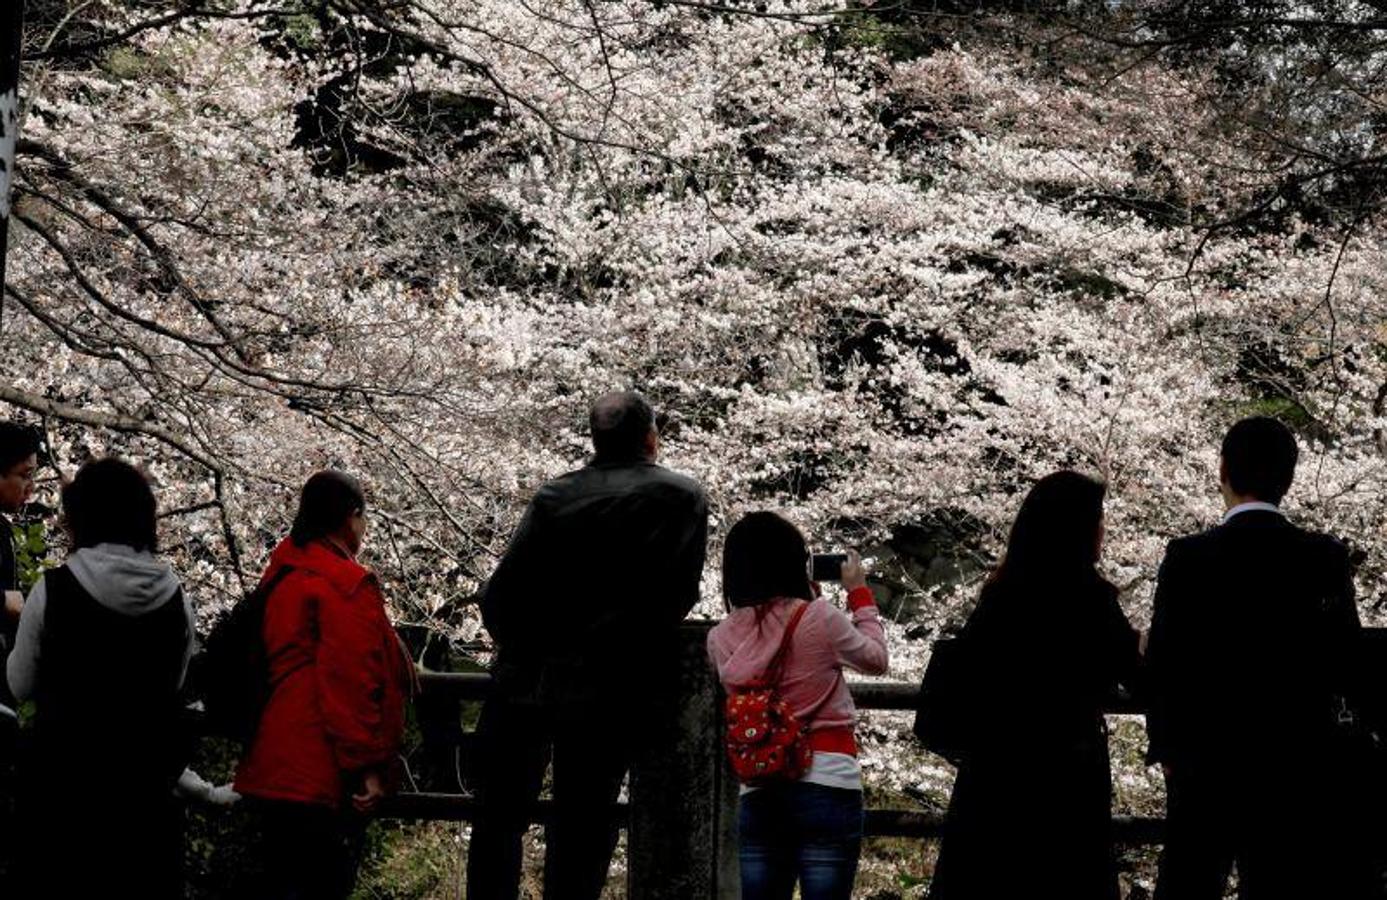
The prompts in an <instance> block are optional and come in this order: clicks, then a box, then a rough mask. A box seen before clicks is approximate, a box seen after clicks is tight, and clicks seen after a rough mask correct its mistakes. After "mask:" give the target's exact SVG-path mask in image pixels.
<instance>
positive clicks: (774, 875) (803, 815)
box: [738, 782, 862, 900]
mask: <svg viewBox="0 0 1387 900" xmlns="http://www.w3.org/2000/svg"><path fill="white" fill-rule="evenodd" d="M738 845H739V856H740V859H741V868H742V900H790V897H791V895H793V894H794V890H795V882H796V881H798V882H799V890H800V897H801V898H802V900H850V898H851V897H852V883H853V880H854V879H855V878H856V876H857V858H858V856H859V854H860V853H861V850H862V792H861V791H852V790H846V789H844V788H832V787H825V786H824V785H819V784H805V783H803V782H790V783H787V784H777V785H772V786H769V787H764V788H761V789H760V790H756V791H752V792H751V793H749V794H744V795H743V796H742V799H741V811H740V815H739V818H738Z"/></svg>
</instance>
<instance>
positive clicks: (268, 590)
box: [256, 566, 295, 603]
mask: <svg viewBox="0 0 1387 900" xmlns="http://www.w3.org/2000/svg"><path fill="white" fill-rule="evenodd" d="M294 571H295V570H294V567H293V566H280V567H279V569H278V570H276V571H275V573H274V574H273V575H271V576H270V580H269V581H267V582H265V584H264V585H262V586H260V587H258V588H256V590H257V591H260V592H261V594H262V595H263V596H264V598H265V602H267V603H268V602H269V600H270V595H271V594H273V593H274V592H275V588H277V587H279V583H280V582H281V581H283V580H284V579H285V578H286V577H287V576H289V575H292V574H293V573H294Z"/></svg>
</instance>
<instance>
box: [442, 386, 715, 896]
mask: <svg viewBox="0 0 1387 900" xmlns="http://www.w3.org/2000/svg"><path fill="white" fill-rule="evenodd" d="M655 421H656V420H655V413H654V410H652V409H651V407H650V404H649V403H647V402H646V400H645V399H644V398H643V397H641V396H640V395H639V394H635V393H632V392H621V393H614V394H608V395H606V396H604V397H602V398H600V399H599V400H598V401H597V403H596V404H595V405H594V406H593V408H592V412H591V415H590V424H591V428H592V440H593V446H594V449H595V450H596V454H595V455H594V457H593V459H592V461H591V462H590V463H589V464H588V465H586V466H584V467H583V468H581V469H578V470H577V471H575V472H570V473H568V474H567V475H562V476H560V477H559V478H556V479H554V480H553V481H550V482H549V483H547V484H545V485H544V486H543V487H541V488H540V489H539V492H538V493H537V494H536V495H535V497H534V499H533V500H532V501H531V503H530V506H529V509H528V510H526V512H525V516H524V518H523V519H522V520H521V522H520V526H519V528H518V529H517V530H516V533H515V536H514V537H513V538H512V540H511V544H510V547H509V548H508V549H507V550H506V555H505V557H504V558H503V559H502V560H501V563H500V565H499V566H498V567H497V569H496V572H495V573H494V574H493V575H492V577H491V581H490V582H489V583H488V585H487V587H486V591H485V593H484V595H483V598H482V618H483V621H484V622H485V624H486V628H487V631H488V632H489V633H490V634H491V637H492V639H493V640H494V641H495V642H496V646H497V655H496V661H495V663H494V665H493V666H492V674H493V676H494V678H495V687H494V691H493V694H492V696H491V697H490V698H489V699H488V700H487V702H486V705H485V707H484V708H483V711H482V717H481V721H480V723H479V724H478V726H477V732H478V737H479V745H480V746H479V759H478V780H479V784H478V792H479V795H480V797H479V799H480V810H479V815H478V818H477V822H476V824H475V826H474V828H473V831H472V841H471V845H470V847H469V850H468V854H469V855H468V866H467V869H468V872H467V881H468V884H467V896H468V897H469V898H472V900H513V898H515V897H516V896H517V892H518V889H519V880H520V862H521V852H520V851H521V836H522V834H523V833H524V830H525V827H526V824H527V819H528V817H529V815H530V812H531V810H532V809H533V804H534V801H535V798H536V797H537V796H538V794H539V791H540V786H541V783H542V782H543V779H544V772H545V768H546V767H547V765H548V764H549V761H550V759H551V758H552V761H553V765H554V778H553V792H554V802H555V815H554V819H553V821H552V822H551V823H550V824H549V825H548V827H547V828H546V830H545V838H546V844H547V847H546V853H545V866H544V895H545V897H546V898H548V900H555V898H565V900H566V898H575V900H596V898H597V896H598V895H599V894H600V893H601V891H602V886H603V884H604V883H605V881H606V876H607V867H608V865H609V863H610V862H611V856H612V850H613V848H614V847H615V845H616V838H617V826H616V823H615V822H614V821H612V819H611V817H610V816H609V815H608V812H609V810H610V808H611V805H612V804H613V803H614V802H615V801H616V799H617V795H618V793H619V791H620V789H621V783H622V779H623V778H624V777H625V775H626V771H627V769H628V768H629V767H630V764H631V761H632V760H631V757H632V755H633V752H634V751H635V750H636V748H637V747H638V746H639V745H640V744H641V739H642V735H643V734H644V733H647V732H648V731H649V730H650V729H651V727H652V725H653V720H655V719H658V718H659V715H660V714H661V712H662V711H669V710H671V709H672V706H673V703H672V700H673V679H674V677H675V675H676V670H675V665H676V663H677V660H678V652H677V637H678V625H679V623H680V622H681V621H682V620H683V618H684V616H685V615H687V614H688V612H689V610H690V609H691V608H692V607H693V605H694V604H695V603H696V602H697V601H698V596H699V593H698V585H699V579H700V576H701V575H702V572H703V560H704V553H705V550H706V543H707V524H708V504H707V501H706V499H705V498H704V494H703V489H702V488H701V487H699V485H698V483H697V482H695V481H694V480H693V479H691V478H687V477H685V476H683V475H680V474H678V473H676V472H672V471H670V470H669V469H666V468H663V467H661V466H659V465H657V464H656V461H655V460H656V458H657V456H658V455H659V447H660V434H659V430H658V429H657V428H656V424H655Z"/></svg>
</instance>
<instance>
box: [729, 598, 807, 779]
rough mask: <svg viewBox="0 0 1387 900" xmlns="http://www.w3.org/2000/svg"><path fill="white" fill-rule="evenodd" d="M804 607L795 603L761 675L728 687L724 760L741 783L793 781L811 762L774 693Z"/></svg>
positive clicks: (800, 731) (795, 723)
mask: <svg viewBox="0 0 1387 900" xmlns="http://www.w3.org/2000/svg"><path fill="white" fill-rule="evenodd" d="M808 608H809V604H808V603H807V602H805V603H801V604H800V605H799V609H797V610H795V611H794V614H793V615H791V616H790V621H789V623H788V624H787V625H786V626H785V636H784V637H782V638H781V639H780V647H779V649H777V650H776V651H775V656H773V657H771V662H770V665H769V666H768V667H767V668H766V671H765V673H764V674H762V675H761V677H760V678H758V679H756V680H755V681H753V682H751V683H750V684H748V685H745V686H743V687H739V688H734V689H733V690H732V692H731V693H730V694H728V696H727V701H726V705H725V707H724V719H725V720H726V722H727V735H726V743H727V758H728V759H729V760H730V761H731V762H732V771H733V772H735V773H737V779H738V780H739V781H741V782H742V783H743V784H750V785H760V784H766V783H768V782H772V781H793V780H795V779H797V778H799V777H800V776H801V775H803V774H804V773H805V772H806V771H808V769H809V764H810V763H811V762H812V761H813V759H814V751H813V750H812V749H811V748H810V747H809V741H808V740H806V735H805V734H804V726H803V725H802V724H801V723H800V721H799V719H796V718H795V715H794V713H792V712H790V707H789V706H787V705H786V703H785V700H784V698H782V697H781V696H780V693H779V691H778V690H777V689H776V688H777V683H778V682H779V681H780V670H781V666H782V665H783V664H784V662H785V657H786V655H787V654H788V653H789V649H790V639H791V638H792V637H793V636H794V634H795V628H796V627H797V626H798V625H799V620H800V619H801V618H803V616H804V611H805V610H806V609H808Z"/></svg>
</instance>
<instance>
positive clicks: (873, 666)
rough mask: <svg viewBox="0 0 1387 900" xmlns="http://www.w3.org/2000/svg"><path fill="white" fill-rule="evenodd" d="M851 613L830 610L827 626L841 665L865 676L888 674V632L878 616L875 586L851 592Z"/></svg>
mask: <svg viewBox="0 0 1387 900" xmlns="http://www.w3.org/2000/svg"><path fill="white" fill-rule="evenodd" d="M848 609H849V610H851V616H850V617H849V616H848V615H843V614H842V613H840V612H838V611H837V610H836V609H833V610H830V611H829V615H828V621H827V622H826V628H827V631H828V639H829V642H830V643H831V644H832V645H833V652H834V654H835V655H836V656H837V659H838V665H840V666H846V667H848V668H849V669H855V670H856V671H858V672H861V673H862V674H864V675H885V674H886V666H887V655H886V632H885V631H884V630H883V629H882V627H881V619H880V618H878V616H877V606H876V600H875V599H874V598H873V597H872V590H871V588H866V587H860V588H857V589H855V590H854V591H853V592H852V593H850V594H848Z"/></svg>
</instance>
